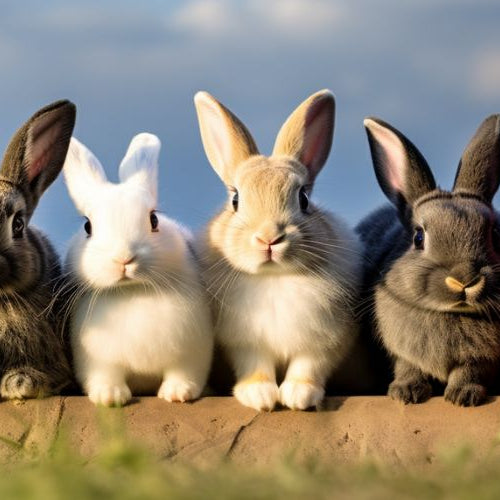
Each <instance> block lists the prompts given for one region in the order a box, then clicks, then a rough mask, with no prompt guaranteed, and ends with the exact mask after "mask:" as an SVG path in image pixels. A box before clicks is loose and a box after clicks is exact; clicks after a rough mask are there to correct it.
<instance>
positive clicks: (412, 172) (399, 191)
mask: <svg viewBox="0 0 500 500" xmlns="http://www.w3.org/2000/svg"><path fill="white" fill-rule="evenodd" d="M364 125H365V128H366V133H367V134H368V142H369V144H370V151H371V154H372V159H373V166H374V169H375V174H376V176H377V180H378V182H379V184H380V187H381V188H382V191H383V192H384V193H385V195H386V196H387V197H388V198H389V200H390V201H391V202H392V203H393V204H394V205H396V207H397V208H398V209H399V210H400V212H403V211H404V210H405V209H406V206H407V205H411V204H412V203H413V202H414V201H415V200H417V199H418V198H420V196H422V195H424V194H426V193H428V192H429V191H432V190H433V189H435V188H436V182H435V181H434V176H433V175H432V172H431V169H430V168H429V165H428V164H427V162H426V160H425V158H424V157H423V156H422V154H421V153H420V151H419V150H418V149H417V148H416V147H415V146H414V145H413V144H412V143H411V142H410V141H409V140H408V139H407V138H406V137H405V136H404V135H403V134H402V133H401V132H399V131H398V130H396V129H395V128H393V127H391V126H390V125H389V124H388V123H385V122H384V121H382V120H379V119H378V118H366V119H365V120H364Z"/></svg>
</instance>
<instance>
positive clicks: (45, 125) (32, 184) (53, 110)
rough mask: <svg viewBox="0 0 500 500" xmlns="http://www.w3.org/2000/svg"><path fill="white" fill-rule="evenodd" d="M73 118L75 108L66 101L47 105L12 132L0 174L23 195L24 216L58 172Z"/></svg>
mask: <svg viewBox="0 0 500 500" xmlns="http://www.w3.org/2000/svg"><path fill="white" fill-rule="evenodd" d="M75 118H76V107H75V105H74V104H73V103H71V102H70V101H66V100H64V101H57V102H54V103H52V104H49V105H48V106H46V107H44V108H42V109H40V110H39V111H38V112H37V113H35V114H34V115H33V116H32V117H31V118H30V119H29V120H28V121H27V122H26V123H25V124H24V125H23V126H22V127H21V128H20V129H19V130H18V131H17V132H16V133H15V135H14V137H13V138H12V140H11V141H10V143H9V146H8V147H7V151H6V153H5V156H4V160H3V163H2V168H1V170H0V174H1V176H2V178H3V179H6V180H8V181H9V182H12V183H13V184H15V185H16V186H17V187H18V188H19V189H20V190H21V191H22V192H23V194H24V196H25V198H26V203H27V212H28V215H31V213H32V212H33V210H34V209H35V207H36V205H37V203H38V200H39V198H40V196H41V195H42V193H43V192H44V191H45V190H46V189H47V187H49V185H50V184H51V183H52V182H53V181H54V180H55V178H56V177H57V175H58V174H59V172H60V171H61V168H62V166H63V164H64V159H65V158H66V153H67V151H68V146H69V141H70V139H71V134H72V132H73V127H74V125H75Z"/></svg>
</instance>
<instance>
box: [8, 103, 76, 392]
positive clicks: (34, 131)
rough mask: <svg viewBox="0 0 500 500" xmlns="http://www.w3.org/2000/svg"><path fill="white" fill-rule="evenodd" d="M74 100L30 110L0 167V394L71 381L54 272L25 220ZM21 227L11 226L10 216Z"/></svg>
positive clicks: (58, 148)
mask: <svg viewBox="0 0 500 500" xmlns="http://www.w3.org/2000/svg"><path fill="white" fill-rule="evenodd" d="M74 122H75V106H74V105H73V104H72V103H70V102H69V101H58V102H56V103H53V104H51V105H49V106H47V107H45V108H43V109H41V110H40V111H38V112H37V113H36V114H35V115H33V116H32V117H31V118H30V119H29V120H28V121H27V122H26V123H25V124H24V125H23V126H22V127H21V128H20V129H19V130H18V131H17V133H16V134H15V135H14V137H13V138H12V140H11V142H10V144H9V146H8V148H7V151H6V153H5V156H4V160H3V163H2V168H1V169H0V396H1V397H2V398H6V399H17V398H32V397H42V396H46V395H48V394H52V393H55V392H59V391H60V390H61V389H62V388H63V387H64V386H66V385H67V384H68V383H69V382H70V380H71V373H70V369H69V364H68V361H67V358H66V355H65V352H64V346H63V339H62V333H61V329H60V327H59V325H58V321H57V319H56V317H55V312H56V311H53V307H52V306H53V303H54V294H55V291H56V286H57V283H58V280H59V279H60V277H61V270H60V265H59V258H58V256H57V254H56V252H55V250H54V249H53V248H52V246H51V244H50V243H49V241H48V240H47V238H46V237H45V236H44V235H43V234H42V233H41V232H40V231H38V230H37V229H35V228H32V227H28V223H29V220H30V218H31V215H32V214H33V211H34V209H35V207H36V205H37V203H38V200H39V198H40V196H41V195H42V193H43V191H44V190H45V189H46V188H47V187H48V186H49V185H50V184H51V183H52V182H53V180H54V179H55V178H56V177H57V174H58V173H59V171H60V170H61V168H62V166H63V163H64V159H65V156H66V152H67V149H68V145H69V140H70V138H71V133H72V130H73V126H74ZM16 216H18V217H21V218H22V220H23V222H24V229H23V230H22V231H20V232H19V233H17V234H16V233H14V230H13V227H14V219H15V217H16Z"/></svg>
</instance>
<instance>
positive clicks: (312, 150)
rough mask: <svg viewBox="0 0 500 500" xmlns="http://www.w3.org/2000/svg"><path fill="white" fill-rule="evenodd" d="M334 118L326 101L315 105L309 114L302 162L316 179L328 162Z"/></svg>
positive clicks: (306, 122)
mask: <svg viewBox="0 0 500 500" xmlns="http://www.w3.org/2000/svg"><path fill="white" fill-rule="evenodd" d="M332 128H333V122H332V116H331V111H330V106H328V105H326V104H325V101H324V100H320V101H319V102H317V103H315V104H313V105H312V106H311V108H310V109H309V110H308V112H307V116H306V121H305V135H304V144H303V148H302V155H301V156H302V157H301V162H302V163H303V164H304V165H305V166H306V167H307V168H308V169H309V170H310V172H311V176H312V177H313V178H314V177H316V175H317V174H318V172H319V171H320V169H321V167H322V166H323V164H324V163H325V161H326V158H327V156H328V153H329V152H330V146H331V135H332Z"/></svg>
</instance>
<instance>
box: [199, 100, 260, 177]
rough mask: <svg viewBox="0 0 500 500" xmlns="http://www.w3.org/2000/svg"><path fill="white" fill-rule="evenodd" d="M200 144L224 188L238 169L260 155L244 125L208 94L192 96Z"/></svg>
mask: <svg viewBox="0 0 500 500" xmlns="http://www.w3.org/2000/svg"><path fill="white" fill-rule="evenodd" d="M194 104H195V107H196V112H197V114H198V122H199V125H200V134H201V140H202V142H203V147H204V148H205V153H206V155H207V158H208V161H209V162H210V164H211V165H212V167H213V169H214V170H215V171H216V172H217V174H218V175H219V177H220V178H221V179H222V180H223V181H224V183H225V184H227V185H232V184H233V179H234V172H235V170H236V168H237V166H238V165H239V164H240V163H241V162H243V161H244V160H246V159H247V158H249V157H250V156H252V155H256V154H259V151H258V149H257V146H256V145H255V142H254V140H253V138H252V136H251V134H250V132H249V131H248V130H247V128H246V127H245V125H243V123H241V121H240V120H239V119H238V118H237V117H236V116H235V115H233V113H231V111H229V110H228V109H227V108H225V107H224V106H223V105H222V104H221V103H220V102H219V101H217V100H216V99H215V98H214V97H212V96H211V95H210V94H209V93H207V92H198V93H197V94H196V95H195V96H194Z"/></svg>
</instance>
